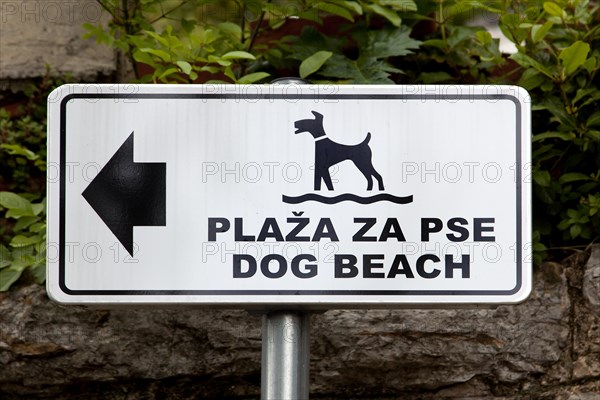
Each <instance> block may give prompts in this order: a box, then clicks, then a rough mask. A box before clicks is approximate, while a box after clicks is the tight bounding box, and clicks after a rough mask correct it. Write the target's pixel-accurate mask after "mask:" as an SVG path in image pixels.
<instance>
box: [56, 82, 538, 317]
mask: <svg viewBox="0 0 600 400" xmlns="http://www.w3.org/2000/svg"><path fill="white" fill-rule="evenodd" d="M278 86H279V87H278ZM289 86H291V87H293V88H294V90H293V91H291V94H290V91H289V90H287V89H286V88H287V87H288V85H277V86H275V85H272V86H267V85H246V86H238V85H64V86H61V87H59V88H58V89H56V90H55V91H54V92H53V93H52V94H51V95H50V96H49V99H48V103H49V112H48V164H49V165H50V166H52V167H54V168H56V169H57V170H58V176H59V178H58V181H56V180H53V181H52V180H50V179H49V182H48V226H49V232H48V239H47V247H48V248H54V249H56V250H57V254H55V255H54V256H53V257H49V258H48V264H47V267H48V268H47V291H48V294H49V296H50V297H51V298H52V299H53V300H55V301H57V302H60V303H69V304H98V305H100V304H189V305H194V306H204V307H222V308H259V309H261V308H267V309H269V308H289V307H293V308H295V309H332V308H417V307H444V306H450V305H458V304H460V305H485V304H488V305H494V304H515V303H519V302H522V301H524V300H525V299H526V298H527V297H528V296H529V294H530V292H531V285H532V284H531V279H532V277H531V262H530V260H528V259H527V257H526V256H527V255H526V254H524V249H525V248H527V247H528V244H529V245H530V244H531V188H530V185H529V184H528V183H527V182H526V181H525V179H524V168H525V167H526V166H527V164H528V163H529V164H530V157H531V155H530V153H531V145H530V131H531V128H530V125H531V121H530V119H531V118H530V103H529V102H530V100H529V95H528V93H527V92H526V91H525V90H524V89H522V88H520V87H516V86H497V85H490V86H487V85H486V86H457V85H451V86H443V85H422V86H418V85H411V86H394V87H390V86H377V85H365V86H360V87H353V86H347V87H344V86H340V87H336V92H335V93H332V92H331V89H330V88H331V87H332V86H320V85H303V86H299V85H289ZM286 90H287V91H286ZM174 98H176V99H192V100H198V99H218V100H222V101H227V100H238V99H240V98H245V99H251V100H275V101H277V100H281V99H284V100H285V99H294V100H313V99H315V98H318V99H333V100H346V99H348V100H360V101H362V100H365V101H369V100H387V99H390V100H392V99H393V100H406V101H411V100H415V101H421V102H427V101H462V100H467V101H477V100H491V101H499V100H508V101H510V102H512V103H513V104H514V105H515V111H516V119H515V120H516V126H515V137H514V140H515V148H516V154H515V163H516V168H515V171H514V172H515V185H516V186H515V192H516V199H515V200H516V202H515V207H516V218H517V221H516V227H517V232H516V240H515V252H516V268H515V272H516V274H517V276H516V282H517V283H516V286H515V287H514V288H512V289H511V290H479V291H478V290H466V291H463V290H456V289H448V290H395V291H390V290H336V289H331V290H310V289H309V290H303V289H297V290H279V289H275V288H274V289H269V290H221V289H211V290H170V289H169V290H111V289H107V290H82V289H72V288H70V287H68V285H67V283H66V278H65V277H66V262H65V256H66V254H67V251H66V247H65V246H66V243H65V229H66V228H65V218H67V214H68V212H67V208H68V205H67V204H66V202H65V198H66V196H65V192H66V187H67V177H66V172H67V169H68V165H67V164H66V163H67V160H68V158H67V157H68V155H67V149H66V142H67V140H66V135H67V131H68V129H67V120H68V118H69V117H68V116H69V113H68V104H69V102H70V101H71V100H74V99H87V100H91V101H94V100H98V99H112V100H115V101H120V100H122V101H134V100H138V101H139V100H144V99H153V100H160V99H174ZM167 168H168V167H167ZM166 201H169V195H168V194H167V200H166ZM407 299H409V300H407Z"/></svg>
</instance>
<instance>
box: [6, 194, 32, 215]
mask: <svg viewBox="0 0 600 400" xmlns="http://www.w3.org/2000/svg"><path fill="white" fill-rule="evenodd" d="M0 206H2V207H4V208H8V209H9V210H12V209H17V210H25V209H27V210H31V203H30V202H29V200H27V199H25V198H24V197H21V196H19V195H18V194H16V193H12V192H0ZM32 212H33V211H32Z"/></svg>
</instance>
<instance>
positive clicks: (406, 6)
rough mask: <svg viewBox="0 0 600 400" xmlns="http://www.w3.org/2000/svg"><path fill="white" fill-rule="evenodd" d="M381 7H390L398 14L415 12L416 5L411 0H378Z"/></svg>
mask: <svg viewBox="0 0 600 400" xmlns="http://www.w3.org/2000/svg"><path fill="white" fill-rule="evenodd" d="M379 4H381V5H382V6H390V7H392V8H393V9H394V10H396V11H400V12H415V11H417V4H416V3H415V2H414V1H412V0H379Z"/></svg>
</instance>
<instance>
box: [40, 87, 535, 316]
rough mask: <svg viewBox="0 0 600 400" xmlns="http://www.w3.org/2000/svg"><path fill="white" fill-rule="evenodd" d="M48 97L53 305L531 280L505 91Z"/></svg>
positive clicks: (445, 298)
mask: <svg viewBox="0 0 600 400" xmlns="http://www.w3.org/2000/svg"><path fill="white" fill-rule="evenodd" d="M48 102H49V120H48V121H49V122H48V126H49V128H48V182H49V188H48V212H49V215H48V244H47V245H48V250H47V252H48V279H47V288H48V293H49V294H50V296H51V297H52V298H53V299H55V300H56V301H59V302H64V303H196V304H204V305H218V306H232V307H238V306H240V307H273V306H277V307H283V306H294V307H303V308H346V307H365V308H373V307H401V306H414V305H417V304H422V305H431V304H438V305H439V304H454V303H516V302H520V301H522V300H524V299H525V298H526V297H527V296H528V294H529V292H530V290H531V251H532V249H531V227H530V226H531V189H530V172H531V171H530V104H529V97H528V94H527V92H526V91H524V90H523V89H521V88H518V87H514V86H325V85H323V86H319V85H306V86H298V85H271V86H268V85H261V86H259V85H248V86H235V85H173V86H172V85H65V86H62V87H60V88H58V89H56V90H55V91H54V92H53V93H52V94H51V96H50V97H49V99H48Z"/></svg>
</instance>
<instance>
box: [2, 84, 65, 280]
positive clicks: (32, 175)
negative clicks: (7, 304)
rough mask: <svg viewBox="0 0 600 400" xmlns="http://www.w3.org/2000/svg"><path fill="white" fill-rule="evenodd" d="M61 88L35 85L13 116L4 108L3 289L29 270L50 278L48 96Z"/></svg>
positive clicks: (43, 277) (38, 276)
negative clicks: (48, 245) (47, 222)
mask: <svg viewBox="0 0 600 400" xmlns="http://www.w3.org/2000/svg"><path fill="white" fill-rule="evenodd" d="M59 84H61V82H58V81H55V80H52V79H49V78H46V79H44V80H42V81H41V82H38V83H37V84H36V85H31V86H30V87H29V88H28V89H27V91H26V95H27V99H28V100H27V102H26V103H25V104H23V105H22V106H21V107H19V108H18V109H17V110H16V113H15V114H16V115H14V116H13V115H11V114H10V113H9V112H8V111H7V110H5V109H0V171H1V173H0V213H2V215H3V218H2V219H0V238H1V242H0V291H5V290H7V289H8V288H9V287H10V286H11V285H12V284H13V283H14V282H15V281H16V280H17V279H18V278H19V277H20V276H21V275H22V274H23V273H24V272H26V271H27V272H29V274H30V276H32V277H33V278H34V279H35V281H36V282H38V283H42V282H44V280H45V278H46V268H45V266H46V200H45V195H46V97H47V95H48V94H49V92H50V91H51V90H52V89H53V88H54V87H55V86H57V85H59Z"/></svg>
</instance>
